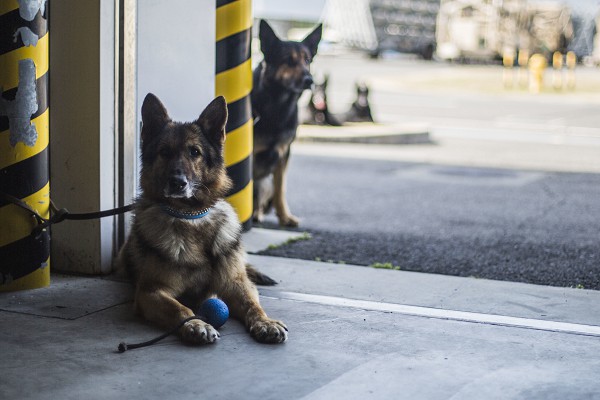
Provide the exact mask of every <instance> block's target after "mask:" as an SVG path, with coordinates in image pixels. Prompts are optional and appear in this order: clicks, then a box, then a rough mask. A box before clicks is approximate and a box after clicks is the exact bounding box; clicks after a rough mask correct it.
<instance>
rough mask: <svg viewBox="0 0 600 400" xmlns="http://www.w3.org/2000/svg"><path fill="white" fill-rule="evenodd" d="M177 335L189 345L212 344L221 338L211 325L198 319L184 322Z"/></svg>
mask: <svg viewBox="0 0 600 400" xmlns="http://www.w3.org/2000/svg"><path fill="white" fill-rule="evenodd" d="M179 333H180V335H181V339H183V341H184V342H186V343H191V344H205V343H214V342H215V341H216V340H217V339H219V338H220V337H221V335H220V334H219V332H218V331H217V330H216V329H215V328H213V327H212V325H209V324H207V323H206V322H204V321H200V320H198V319H195V320H192V321H188V322H186V323H185V324H184V325H183V326H182V327H181V328H180V329H179Z"/></svg>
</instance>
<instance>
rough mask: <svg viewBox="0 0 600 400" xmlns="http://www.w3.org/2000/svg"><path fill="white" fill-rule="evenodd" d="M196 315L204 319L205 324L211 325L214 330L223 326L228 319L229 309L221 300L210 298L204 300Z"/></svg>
mask: <svg viewBox="0 0 600 400" xmlns="http://www.w3.org/2000/svg"><path fill="white" fill-rule="evenodd" d="M198 314H200V316H201V317H205V318H206V322H208V323H209V324H211V325H212V326H213V327H215V328H217V329H218V328H220V327H221V326H223V324H224V323H225V322H227V319H228V318H229V308H227V304H225V302H224V301H223V300H221V299H217V298H211V299H207V300H205V301H204V302H203V303H202V305H201V306H200V310H198Z"/></svg>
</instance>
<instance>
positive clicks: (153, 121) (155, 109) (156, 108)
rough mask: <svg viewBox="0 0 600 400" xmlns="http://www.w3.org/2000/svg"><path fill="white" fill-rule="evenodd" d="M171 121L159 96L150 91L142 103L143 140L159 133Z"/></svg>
mask: <svg viewBox="0 0 600 400" xmlns="http://www.w3.org/2000/svg"><path fill="white" fill-rule="evenodd" d="M169 121H171V118H169V114H168V113H167V109H166V108H165V106H164V105H163V103H161V102H160V100H159V99H158V97H156V96H155V95H153V94H152V93H148V94H147V95H146V98H145V99H144V103H143V104H142V123H143V125H142V141H145V140H147V139H149V138H150V136H153V135H156V134H157V133H159V132H160V131H161V130H162V128H164V126H165V125H166V124H167V123H168V122H169Z"/></svg>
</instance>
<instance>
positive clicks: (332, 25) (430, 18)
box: [324, 0, 440, 60]
mask: <svg viewBox="0 0 600 400" xmlns="http://www.w3.org/2000/svg"><path fill="white" fill-rule="evenodd" d="M439 5H440V2H439V0H354V1H348V0H328V1H327V3H326V6H325V14H324V23H325V29H326V31H328V32H327V33H328V35H329V37H330V38H333V39H334V40H336V41H338V42H339V43H342V44H345V45H347V46H349V47H352V48H356V49H361V50H365V51H367V52H368V53H369V54H370V55H371V56H372V57H374V58H376V57H378V56H380V55H381V53H383V52H385V51H395V52H400V53H411V54H418V55H420V56H421V57H423V58H424V59H426V60H431V58H432V57H433V54H434V52H435V47H436V45H435V25H436V18H437V13H438V10H439ZM326 37H327V35H326Z"/></svg>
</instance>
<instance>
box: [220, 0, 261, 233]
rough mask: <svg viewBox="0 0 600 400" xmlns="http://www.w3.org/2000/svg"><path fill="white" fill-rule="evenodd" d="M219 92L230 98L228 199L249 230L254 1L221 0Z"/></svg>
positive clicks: (226, 163) (227, 128) (227, 129)
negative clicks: (230, 182)
mask: <svg viewBox="0 0 600 400" xmlns="http://www.w3.org/2000/svg"><path fill="white" fill-rule="evenodd" d="M216 19H217V21H216V42H217V43H216V68H215V69H216V78H215V92H216V93H215V94H216V95H217V96H224V97H225V100H227V106H228V110H229V119H228V121H227V126H226V131H227V139H226V140H225V154H224V156H225V165H226V166H227V173H228V174H229V176H230V178H231V179H232V181H233V189H232V190H231V192H230V194H229V196H228V197H227V200H228V201H229V202H230V203H231V205H232V206H233V208H235V210H236V211H237V214H238V218H239V220H240V222H241V223H242V226H243V227H244V230H248V229H250V228H251V226H252V220H251V217H252V187H253V182H252V142H253V136H252V135H253V121H252V104H251V102H250V92H251V91H252V65H251V59H250V56H251V48H250V42H251V39H252V3H251V1H250V0H217V12H216Z"/></svg>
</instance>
